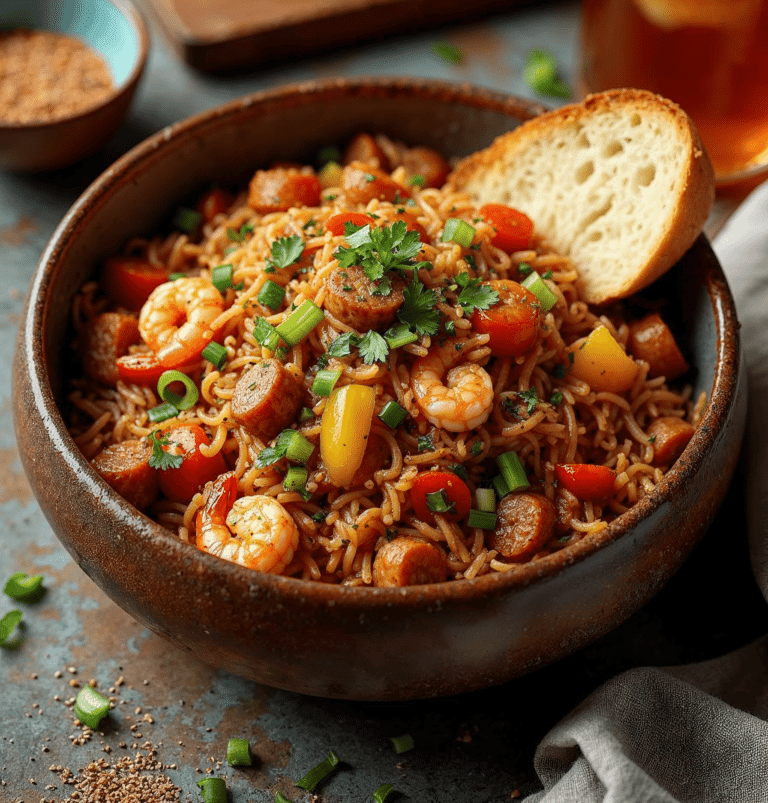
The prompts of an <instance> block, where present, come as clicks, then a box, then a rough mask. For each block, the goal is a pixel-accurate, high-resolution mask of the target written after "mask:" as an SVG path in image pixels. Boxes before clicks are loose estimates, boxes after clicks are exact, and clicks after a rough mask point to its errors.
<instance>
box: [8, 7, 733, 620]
mask: <svg viewBox="0 0 768 803" xmlns="http://www.w3.org/2000/svg"><path fill="white" fill-rule="evenodd" d="M115 1H116V2H120V0H115ZM371 90H373V91H377V90H381V91H384V92H389V91H393V90H394V91H396V92H405V93H412V94H413V95H414V96H423V93H425V92H426V93H428V94H429V95H434V96H437V95H445V93H446V92H447V93H449V94H450V96H451V97H452V98H453V99H454V100H457V101H461V102H463V103H465V104H469V105H477V106H484V105H485V106H487V105H488V104H490V105H491V106H492V107H493V108H494V109H495V110H496V111H499V112H502V113H504V112H505V111H507V110H510V109H527V110H528V111H530V112H531V113H534V114H535V113H540V112H541V111H544V110H545V107H543V106H541V104H537V103H535V102H532V101H528V100H526V99H523V98H519V97H516V96H514V95H510V94H507V93H501V92H497V91H494V90H488V89H485V88H482V87H473V86H470V85H468V84H466V83H463V84H457V83H450V82H444V81H439V80H435V79H425V78H411V77H407V78H403V77H394V78H387V77H373V78H371V77H365V76H363V77H354V78H344V79H321V80H317V81H306V82H299V83H291V84H286V85H282V86H280V87H277V88H273V89H268V90H262V91H259V92H255V93H252V94H249V95H246V96H243V97H241V98H237V99H235V100H232V101H229V102H227V103H224V104H221V105H219V106H216V107H213V108H210V109H208V110H205V111H203V112H200V113H198V114H195V115H193V116H190V117H188V118H185V119H183V120H180V121H178V122H176V123H173V124H172V125H170V126H167V127H166V128H164V129H162V130H160V131H158V132H157V133H155V134H154V135H152V136H150V137H148V138H147V139H146V140H144V141H143V142H141V143H139V144H138V145H136V146H135V147H134V148H132V149H131V150H130V151H128V152H127V153H126V154H124V155H123V156H122V157H120V158H119V159H118V160H117V161H116V162H115V163H114V164H113V165H112V166H111V167H109V168H107V169H106V170H105V171H104V172H103V173H102V174H101V175H100V176H99V177H97V178H96V179H95V180H94V181H93V182H92V184H91V185H90V186H89V187H88V188H87V189H86V190H85V191H84V192H83V193H82V194H81V196H80V197H79V198H78V199H77V201H76V202H75V203H74V204H73V206H72V207H71V208H70V210H69V211H68V212H67V214H66V215H65V217H64V218H63V219H62V221H61V222H60V224H59V225H58V227H57V228H56V230H55V232H54V233H53V235H52V237H51V239H50V241H49V243H48V245H47V246H46V248H45V251H44V252H43V254H42V256H41V258H40V261H39V264H38V266H37V269H36V271H35V274H34V276H33V279H32V283H31V285H30V289H29V294H28V298H27V309H26V312H25V316H24V319H23V320H22V323H21V329H20V336H21V342H22V344H23V348H24V353H25V354H26V355H27V358H28V359H27V367H28V373H29V383H30V388H31V391H32V394H33V396H34V400H35V406H36V408H37V411H38V413H39V414H40V415H41V417H42V419H43V426H44V429H45V431H46V433H47V435H48V437H49V438H50V440H51V442H52V444H54V445H55V446H56V448H57V452H58V455H59V458H60V459H62V460H64V461H65V462H66V463H67V464H68V467H69V468H70V470H71V471H72V472H73V473H75V474H76V475H77V476H78V477H79V479H80V481H81V482H82V484H83V486H84V487H85V488H86V490H87V493H89V494H90V495H92V496H94V497H97V498H100V499H101V500H102V503H103V504H104V508H105V515H108V516H111V517H114V518H115V519H116V520H120V521H121V522H126V521H129V522H130V524H131V531H132V535H135V536H136V537H137V538H139V539H147V540H148V541H151V542H152V543H154V544H155V545H157V544H160V545H161V546H162V549H163V552H164V554H167V555H168V560H169V561H171V562H175V561H178V563H176V565H177V566H178V567H184V566H189V565H191V564H192V563H195V564H198V566H200V565H202V567H204V568H205V570H206V572H212V573H213V574H216V575H218V576H220V577H221V581H222V583H224V584H226V585H227V587H236V588H239V589H240V590H241V591H242V592H244V593H246V594H247V593H248V592H249V590H252V589H253V588H254V586H258V587H259V588H260V589H261V590H263V591H266V592H268V593H271V594H273V595H276V596H285V597H288V598H293V599H300V600H302V601H304V600H313V601H314V602H317V603H320V604H326V605H336V606H343V607H344V608H345V609H346V608H349V610H350V611H351V610H354V611H356V612H357V611H359V610H360V608H361V607H365V608H367V609H375V608H383V607H392V606H398V607H399V606H405V607H413V606H414V605H415V606H419V607H422V606H426V607H430V606H440V605H441V604H445V603H452V602H466V601H477V600H480V599H482V598H483V597H484V596H486V595H490V596H492V595H494V594H495V593H497V592H510V591H514V590H519V589H522V588H525V587H527V586H529V585H532V584H534V583H538V582H545V581H546V580H548V579H551V578H554V577H556V576H557V575H559V574H560V573H561V572H562V571H563V570H565V569H567V568H568V566H570V565H574V564H577V563H581V562H582V561H584V560H586V559H588V558H589V557H590V556H592V555H594V554H595V553H596V552H598V551H600V550H602V549H604V548H605V547H607V546H609V545H610V544H612V543H613V542H615V541H616V540H618V539H619V538H621V537H622V536H623V535H625V534H626V533H627V531H628V530H630V529H631V528H632V527H633V526H634V525H636V524H637V523H638V522H639V521H640V520H641V519H643V518H645V517H647V516H650V515H651V514H652V513H653V512H654V511H656V510H657V509H659V508H660V507H662V506H663V505H664V504H665V502H666V501H667V500H668V499H669V498H672V497H673V496H674V495H675V494H676V493H677V492H678V491H680V490H681V489H682V488H684V487H685V485H686V484H687V483H688V482H689V481H690V479H691V478H692V476H693V475H694V474H695V472H696V466H697V463H698V462H699V460H700V459H701V458H702V456H703V455H705V454H706V452H707V450H708V448H709V447H710V446H711V445H712V443H713V442H715V441H717V440H718V439H719V438H720V437H722V435H723V431H724V430H725V428H726V426H727V420H726V416H724V415H718V411H717V410H716V409H715V408H717V407H719V408H720V409H721V410H722V409H728V408H730V407H731V406H732V404H733V401H734V399H735V398H736V395H737V394H736V391H737V385H738V383H739V364H740V363H739V358H740V345H739V343H740V340H739V332H738V321H737V317H736V310H735V304H734V300H733V298H732V296H731V294H730V291H729V288H728V285H727V281H726V280H725V277H724V275H723V273H722V269H721V268H720V266H719V263H718V262H717V259H716V258H715V257H714V254H713V255H712V257H713V267H714V268H715V270H714V271H709V272H708V273H707V277H708V278H707V282H706V286H705V290H706V292H707V295H708V299H709V303H710V305H711V308H712V312H713V317H714V322H715V334H716V337H715V340H716V344H717V346H716V347H717V356H716V363H715V371H714V377H713V382H712V387H711V389H709V390H708V391H707V402H706V406H705V408H704V412H703V415H702V420H701V423H700V424H699V426H698V427H697V429H696V432H695V433H694V436H693V438H692V439H691V441H690V443H689V444H688V446H687V447H686V450H685V452H684V454H683V457H682V458H681V459H679V460H678V461H677V462H676V463H675V464H674V465H673V466H672V468H671V469H670V470H669V471H668V472H667V473H666V475H665V476H664V478H663V479H662V480H661V482H660V483H659V485H658V486H657V488H656V490H655V492H654V493H652V494H650V495H648V496H646V497H644V498H643V499H641V500H640V501H639V502H637V503H636V504H635V505H634V506H633V507H632V508H630V509H629V510H628V511H627V512H625V513H623V514H622V515H621V516H620V517H618V518H617V519H616V520H614V521H613V522H611V523H610V524H608V525H607V526H606V527H605V528H604V529H603V530H601V531H599V532H597V533H593V534H591V535H589V536H588V537H585V538H583V539H581V540H580V541H578V542H577V543H575V544H572V545H570V546H566V547H564V548H563V549H561V550H559V551H557V552H555V553H552V554H550V555H547V556H545V557H542V558H538V559H537V560H535V561H531V562H529V563H524V564H519V565H517V566H516V567H515V568H514V569H512V570H511V571H506V572H494V573H490V574H486V575H483V576H481V577H475V578H472V579H470V580H461V581H455V582H450V581H446V582H444V583H432V584H427V585H420V586H407V587H402V588H399V587H398V588H381V587H369V586H345V585H341V584H326V583H319V582H311V581H306V580H302V579H300V578H295V577H284V576H281V575H273V574H264V573H261V572H257V571H254V570H251V569H247V568H245V567H243V566H240V565H238V564H235V563H232V562H229V561H226V560H223V559H221V558H217V557H215V556H213V555H209V554H207V553H204V552H201V551H200V550H197V549H194V547H190V545H188V544H186V543H184V542H182V541H181V540H180V539H179V538H178V537H177V536H175V535H174V534H173V533H172V532H171V531H170V530H167V529H166V528H164V527H162V526H161V525H159V524H157V523H155V522H154V521H152V520H151V519H149V518H148V517H147V516H145V515H144V514H143V513H141V512H139V511H138V510H136V509H135V508H134V507H133V506H132V505H130V504H129V503H128V502H126V501H125V500H124V499H123V498H122V497H121V496H120V495H119V494H117V492H116V491H114V490H113V489H112V488H111V487H110V486H109V485H108V484H107V483H106V482H105V481H104V480H103V479H102V478H101V477H100V476H99V475H98V474H97V473H96V471H95V470H94V469H93V468H92V467H91V465H90V463H89V461H88V460H87V459H86V458H85V456H84V455H83V454H82V453H81V452H80V450H79V449H78V447H77V445H76V444H75V443H74V440H73V439H72V436H71V435H70V434H69V431H68V430H67V427H66V424H65V422H64V419H63V417H62V415H61V412H60V411H59V408H58V406H57V404H56V400H55V398H54V395H53V391H52V388H51V384H50V379H49V373H48V369H47V366H46V364H45V359H44V351H45V349H44V343H43V340H44V338H43V337H41V336H37V334H38V333H40V332H42V331H43V329H42V324H43V311H44V309H45V307H46V293H47V291H48V289H49V286H50V284H51V282H52V275H53V274H54V273H55V272H56V270H55V269H56V265H57V261H58V259H59V258H60V257H61V255H62V252H63V251H64V250H65V248H64V244H65V242H66V239H67V236H68V234H69V233H70V231H71V230H72V229H73V228H74V227H75V226H76V224H77V222H78V220H79V219H80V218H82V217H83V215H84V214H85V213H86V211H87V209H88V208H89V206H91V205H93V204H98V203H99V200H100V199H103V198H104V197H105V196H108V195H109V193H110V192H111V190H112V189H113V188H115V187H116V186H119V184H120V182H121V179H123V178H124V177H125V176H126V175H128V174H130V173H131V171H133V170H135V169H136V168H137V167H139V166H140V165H141V163H142V162H143V161H144V160H145V159H147V158H148V157H150V156H151V157H152V158H158V157H159V155H161V154H162V151H163V149H164V148H168V147H172V146H173V143H174V142H176V141H178V138H179V137H181V136H182V135H190V134H191V135H194V134H196V133H197V132H199V131H201V130H204V129H205V128H206V127H208V126H211V125H213V124H215V123H216V122H217V121H221V120H222V119H224V120H225V119H226V118H228V117H230V116H234V115H236V114H237V113H238V112H239V111H241V110H243V109H245V108H248V107H253V106H258V105H260V104H268V103H270V102H273V101H276V100H281V99H282V100H285V99H288V98H301V99H304V100H306V99H311V98H313V97H315V96H322V95H324V94H327V93H331V94H333V93H334V92H338V91H342V92H344V93H349V92H352V93H355V92H363V93H366V92H369V91H371ZM489 144H490V143H489ZM699 240H700V241H702V240H703V243H704V247H705V248H707V249H709V246H708V244H707V241H706V238H705V237H704V235H700V238H699ZM699 244H700V243H699ZM710 253H711V252H710ZM703 292H704V291H703ZM724 332H726V333H728V334H729V335H731V337H730V338H728V337H723V333H724Z"/></svg>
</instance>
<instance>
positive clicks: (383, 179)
mask: <svg viewBox="0 0 768 803" xmlns="http://www.w3.org/2000/svg"><path fill="white" fill-rule="evenodd" d="M340 184H341V191H342V192H343V193H344V196H345V198H346V199H347V201H349V202H350V203H351V204H363V205H366V204H367V203H368V202H369V201H373V200H374V199H376V200H379V201H389V202H390V203H397V202H399V201H401V200H404V199H406V198H410V197H411V194H410V192H408V190H407V189H406V188H405V187H403V186H402V185H401V184H398V183H397V182H396V181H395V180H394V179H392V178H391V177H390V176H389V175H387V174H386V173H385V172H384V171H383V170H380V169H379V168H378V167H373V165H370V164H365V162H351V163H350V164H348V165H346V166H345V167H344V169H343V170H342V171H341V182H340Z"/></svg>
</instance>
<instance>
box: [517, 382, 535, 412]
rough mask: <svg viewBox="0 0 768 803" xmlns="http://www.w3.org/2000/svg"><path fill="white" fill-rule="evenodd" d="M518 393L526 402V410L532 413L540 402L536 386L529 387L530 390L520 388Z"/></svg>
mask: <svg viewBox="0 0 768 803" xmlns="http://www.w3.org/2000/svg"><path fill="white" fill-rule="evenodd" d="M517 395H518V396H520V398H521V399H522V400H523V401H524V402H525V403H526V412H527V413H528V415H532V414H533V411H534V410H535V409H536V405H537V404H538V403H539V395H538V393H536V388H529V389H528V390H518V391H517Z"/></svg>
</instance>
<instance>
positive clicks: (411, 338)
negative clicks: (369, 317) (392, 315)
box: [384, 323, 419, 349]
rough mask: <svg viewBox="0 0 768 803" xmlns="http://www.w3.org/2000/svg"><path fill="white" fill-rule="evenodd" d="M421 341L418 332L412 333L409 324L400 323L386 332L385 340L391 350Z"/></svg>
mask: <svg viewBox="0 0 768 803" xmlns="http://www.w3.org/2000/svg"><path fill="white" fill-rule="evenodd" d="M418 339H419V336H418V335H417V334H416V332H412V331H411V330H410V328H409V327H408V324H407V323H398V324H396V325H395V326H393V327H391V328H390V329H388V330H387V331H386V332H384V340H386V341H387V343H388V344H389V347H390V348H391V349H397V348H400V346H407V345H408V344H409V343H415V342H416V341H417V340H418Z"/></svg>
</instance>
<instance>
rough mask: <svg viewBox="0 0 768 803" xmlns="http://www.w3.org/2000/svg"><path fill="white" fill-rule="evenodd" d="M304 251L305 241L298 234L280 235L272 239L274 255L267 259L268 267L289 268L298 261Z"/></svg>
mask: <svg viewBox="0 0 768 803" xmlns="http://www.w3.org/2000/svg"><path fill="white" fill-rule="evenodd" d="M303 253H304V241H303V240H302V239H301V237H299V235H298V234H294V235H293V236H291V237H278V238H277V239H276V240H273V241H272V256H271V258H270V259H267V268H272V269H273V270H274V269H275V268H287V267H288V266H289V265H293V263H294V262H298V261H299V259H301V255H302V254H303Z"/></svg>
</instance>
